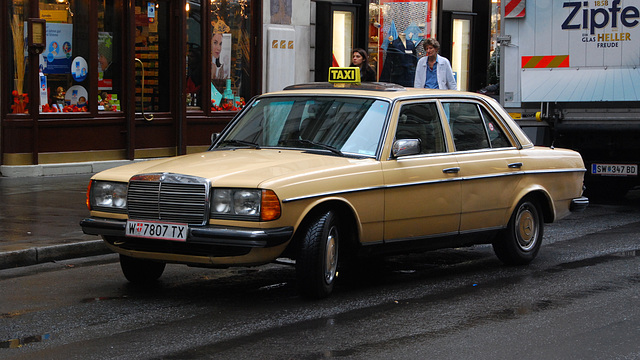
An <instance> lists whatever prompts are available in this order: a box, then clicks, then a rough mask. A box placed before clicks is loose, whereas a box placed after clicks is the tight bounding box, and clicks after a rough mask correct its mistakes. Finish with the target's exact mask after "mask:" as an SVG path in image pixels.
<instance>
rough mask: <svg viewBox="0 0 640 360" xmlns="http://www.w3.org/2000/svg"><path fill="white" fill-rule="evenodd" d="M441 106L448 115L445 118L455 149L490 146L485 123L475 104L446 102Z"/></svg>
mask: <svg viewBox="0 0 640 360" xmlns="http://www.w3.org/2000/svg"><path fill="white" fill-rule="evenodd" d="M442 106H443V107H444V110H445V113H446V114H447V116H448V117H449V118H448V119H447V120H448V121H449V127H450V128H451V134H452V135H453V141H454V143H455V145H456V150H457V151H466V150H477V149H486V148H489V147H490V145H489V141H488V140H487V132H486V130H485V125H484V122H483V120H482V116H481V115H480V112H479V110H478V106H477V105H476V104H474V103H467V102H447V103H443V104H442Z"/></svg>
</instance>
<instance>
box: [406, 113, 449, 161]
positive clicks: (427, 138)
mask: <svg viewBox="0 0 640 360" xmlns="http://www.w3.org/2000/svg"><path fill="white" fill-rule="evenodd" d="M396 139H397V140H400V139H419V140H420V149H421V151H420V152H421V153H422V154H431V153H441V152H444V151H445V146H444V137H443V132H442V125H441V122H440V117H439V116H438V111H437V107H436V104H435V103H421V104H408V105H403V106H402V108H401V109H400V117H399V118H398V129H397V130H396Z"/></svg>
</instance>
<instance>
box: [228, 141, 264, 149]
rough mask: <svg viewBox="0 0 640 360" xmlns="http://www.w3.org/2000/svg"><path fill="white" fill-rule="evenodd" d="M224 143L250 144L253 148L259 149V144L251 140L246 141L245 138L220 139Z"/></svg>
mask: <svg viewBox="0 0 640 360" xmlns="http://www.w3.org/2000/svg"><path fill="white" fill-rule="evenodd" d="M222 142H223V143H225V144H229V145H245V146H250V147H252V148H255V149H256V150H260V145H258V144H256V143H254V142H251V141H246V140H238V139H231V140H224V141H222Z"/></svg>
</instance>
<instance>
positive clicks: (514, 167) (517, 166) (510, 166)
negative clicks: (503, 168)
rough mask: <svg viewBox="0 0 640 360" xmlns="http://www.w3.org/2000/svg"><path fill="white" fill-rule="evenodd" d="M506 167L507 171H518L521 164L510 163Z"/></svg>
mask: <svg viewBox="0 0 640 360" xmlns="http://www.w3.org/2000/svg"><path fill="white" fill-rule="evenodd" d="M507 166H509V169H520V168H521V167H522V163H521V162H517V163H511V164H509V165H507Z"/></svg>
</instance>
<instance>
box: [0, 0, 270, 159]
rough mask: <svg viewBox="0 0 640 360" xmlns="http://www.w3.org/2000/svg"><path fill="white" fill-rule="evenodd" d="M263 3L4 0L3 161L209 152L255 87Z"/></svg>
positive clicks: (0, 140) (1, 21)
mask: <svg viewBox="0 0 640 360" xmlns="http://www.w3.org/2000/svg"><path fill="white" fill-rule="evenodd" d="M260 1H261V0H214V1H210V0H185V1H183V2H181V1H173V0H157V1H146V0H135V1H129V2H128V1H124V0H100V1H90V0H15V1H12V2H4V3H3V5H2V6H1V7H0V25H2V27H3V28H4V29H5V31H4V32H2V34H4V35H5V39H6V40H7V41H6V42H3V43H6V44H7V45H8V46H7V50H8V51H7V53H6V54H2V60H1V61H0V62H1V64H2V66H1V67H0V71H2V76H0V79H2V82H3V84H2V87H1V88H0V95H1V96H2V101H1V102H0V108H1V109H2V115H1V116H2V118H1V119H0V124H1V126H2V128H1V129H0V136H1V137H0V150H1V152H0V154H1V157H0V166H6V165H8V166H13V165H34V164H40V163H42V164H47V163H61V162H78V161H92V160H119V159H141V158H149V157H161V156H172V155H177V154H184V153H187V152H189V151H201V150H203V149H206V148H207V147H208V144H209V143H210V141H211V140H210V135H211V133H212V132H217V131H220V130H222V128H223V127H224V126H225V125H226V124H227V123H228V122H229V121H230V120H231V119H232V118H233V116H234V115H235V113H236V112H237V111H239V110H240V109H241V108H242V107H243V106H244V103H245V99H249V98H251V97H252V96H254V95H256V94H258V93H259V92H260V91H261V88H260V86H261V79H260V76H258V75H256V76H252V73H256V71H258V72H259V66H260V65H259V63H257V61H258V60H257V58H254V56H253V54H256V53H258V52H257V51H258V49H259V47H260V44H259V40H258V39H259V38H260V37H259V36H260V33H259V32H258V30H259V29H260V26H259V23H260V21H261V18H260V16H257V17H252V16H251V11H250V9H252V8H253V7H256V4H258V2H260ZM256 8H260V6H257V7H256ZM32 21H35V22H37V23H38V24H40V25H39V26H40V27H39V29H40V32H39V34H40V35H39V37H38V40H41V41H40V42H37V43H34V44H36V45H37V46H38V48H35V47H34V45H30V44H29V43H28V40H29V39H30V38H29V37H28V35H30V32H29V30H28V29H29V28H30V25H29V26H28V24H31V22H32ZM214 31H215V33H214ZM5 39H3V41H4V40H5ZM218 50H219V51H218ZM214 55H215V59H214ZM216 59H217V60H216ZM252 61H253V62H252ZM212 99H214V100H216V101H215V102H214V103H211V100H212Z"/></svg>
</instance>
